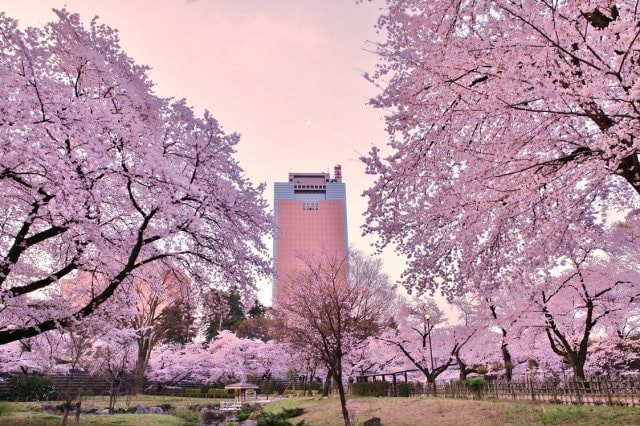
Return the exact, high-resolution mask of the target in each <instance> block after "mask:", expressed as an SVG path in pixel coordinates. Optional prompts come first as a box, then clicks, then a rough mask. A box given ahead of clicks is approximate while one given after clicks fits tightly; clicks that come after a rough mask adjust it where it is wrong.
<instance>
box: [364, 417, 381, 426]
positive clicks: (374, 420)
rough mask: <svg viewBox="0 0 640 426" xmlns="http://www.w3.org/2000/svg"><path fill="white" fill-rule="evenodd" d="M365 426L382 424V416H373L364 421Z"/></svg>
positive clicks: (379, 425)
mask: <svg viewBox="0 0 640 426" xmlns="http://www.w3.org/2000/svg"><path fill="white" fill-rule="evenodd" d="M363 426H382V421H380V417H371V418H370V419H369V420H367V421H365V422H364V423H363Z"/></svg>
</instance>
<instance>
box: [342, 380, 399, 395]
mask: <svg viewBox="0 0 640 426" xmlns="http://www.w3.org/2000/svg"><path fill="white" fill-rule="evenodd" d="M389 386H390V383H389V382H364V383H351V384H350V385H349V391H350V392H351V394H352V395H358V396H387V395H388V394H389Z"/></svg>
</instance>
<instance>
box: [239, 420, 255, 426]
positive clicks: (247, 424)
mask: <svg viewBox="0 0 640 426" xmlns="http://www.w3.org/2000/svg"><path fill="white" fill-rule="evenodd" d="M240 426H258V421H257V420H251V419H247V420H245V421H244V422H241V423H240Z"/></svg>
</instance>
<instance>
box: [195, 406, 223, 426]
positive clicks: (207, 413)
mask: <svg viewBox="0 0 640 426" xmlns="http://www.w3.org/2000/svg"><path fill="white" fill-rule="evenodd" d="M224 419H225V417H224V414H222V413H221V412H220V411H217V410H212V409H209V408H207V407H204V408H203V409H202V411H201V412H200V424H201V425H215V424H218V422H221V421H224Z"/></svg>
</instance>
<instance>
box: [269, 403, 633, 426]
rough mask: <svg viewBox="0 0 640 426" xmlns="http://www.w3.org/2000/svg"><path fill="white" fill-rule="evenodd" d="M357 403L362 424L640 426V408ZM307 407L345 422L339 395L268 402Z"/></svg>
mask: <svg viewBox="0 0 640 426" xmlns="http://www.w3.org/2000/svg"><path fill="white" fill-rule="evenodd" d="M348 403H349V405H350V406H356V407H357V412H358V414H357V416H356V422H357V424H362V423H363V422H364V421H365V420H367V419H369V418H371V417H379V418H380V419H381V420H382V424H383V425H385V426H390V425H398V426H400V425H407V426H415V425H563V424H564V425H612V426H613V425H640V408H629V407H604V406H598V407H593V406H572V405H547V404H528V403H522V402H508V401H469V400H462V399H444V398H426V397H419V398H350V399H349V400H348ZM294 407H302V408H304V410H305V414H304V415H302V416H300V417H297V418H294V419H290V421H291V423H294V424H295V423H296V422H298V421H300V420H302V419H304V420H305V421H306V423H307V424H309V425H319V426H320V425H340V424H342V423H343V422H342V414H341V411H340V402H339V400H338V399H337V398H331V399H327V400H322V399H318V398H290V399H286V400H283V401H279V402H274V403H271V404H268V405H267V406H266V407H265V411H269V412H278V411H280V410H281V409H282V408H294Z"/></svg>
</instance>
